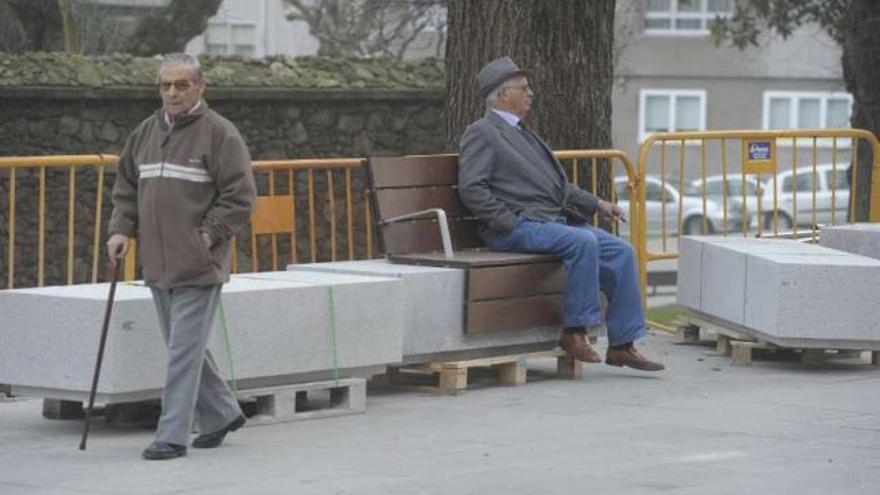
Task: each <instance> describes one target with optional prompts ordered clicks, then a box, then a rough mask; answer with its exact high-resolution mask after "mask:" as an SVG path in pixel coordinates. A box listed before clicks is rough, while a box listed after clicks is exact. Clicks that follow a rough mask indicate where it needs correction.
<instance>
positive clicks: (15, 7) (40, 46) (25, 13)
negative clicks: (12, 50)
mask: <svg viewBox="0 0 880 495" xmlns="http://www.w3.org/2000/svg"><path fill="white" fill-rule="evenodd" d="M5 3H6V6H7V8H8V9H9V10H10V11H12V12H13V14H14V15H15V17H16V18H17V19H18V22H19V23H20V24H21V29H22V34H23V35H24V40H23V42H22V43H21V44H20V45H18V47H19V48H20V51H22V52H39V51H43V52H48V51H56V50H60V49H61V48H62V47H63V46H64V40H63V38H62V36H61V34H62V33H63V31H64V30H63V29H62V26H61V10H60V9H59V8H58V2H57V0H6V2H5Z"/></svg>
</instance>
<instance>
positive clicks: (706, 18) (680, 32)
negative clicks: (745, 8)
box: [639, 0, 735, 36]
mask: <svg viewBox="0 0 880 495" xmlns="http://www.w3.org/2000/svg"><path fill="white" fill-rule="evenodd" d="M639 1H642V0H639ZM679 1H680V0H669V2H670V3H669V5H670V9H669V10H668V11H663V12H649V11H648V10H647V9H645V10H644V11H643V15H644V18H643V19H642V32H644V33H645V34H650V35H661V36H708V35H709V29H708V28H707V27H706V26H707V25H708V24H709V22H710V21H713V20H715V17H717V16H721V17H729V16H730V15H732V14H733V10H732V9H731V10H730V11H728V12H709V11H708V8H709V2H708V0H691V1H692V2H700V11H699V12H679V11H678V3H679ZM734 4H735V1H734V0H732V1H731V3H730V5H731V7H733V5H734ZM645 19H669V27H668V28H666V29H663V28H646V27H645V23H644V20H645ZM676 19H699V20H700V24H701V25H702V28H701V29H679V28H676V27H675V21H676Z"/></svg>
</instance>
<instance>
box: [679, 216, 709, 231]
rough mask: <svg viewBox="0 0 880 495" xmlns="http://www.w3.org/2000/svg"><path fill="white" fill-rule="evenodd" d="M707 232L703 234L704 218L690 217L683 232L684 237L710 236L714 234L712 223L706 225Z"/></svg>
mask: <svg viewBox="0 0 880 495" xmlns="http://www.w3.org/2000/svg"><path fill="white" fill-rule="evenodd" d="M706 227H707V228H706V232H703V217H690V218H688V219H687V220H685V222H684V228H683V229H682V232H683V233H684V235H708V234H711V233H713V231H714V230H715V229H713V228H712V223H711V222H707V223H706Z"/></svg>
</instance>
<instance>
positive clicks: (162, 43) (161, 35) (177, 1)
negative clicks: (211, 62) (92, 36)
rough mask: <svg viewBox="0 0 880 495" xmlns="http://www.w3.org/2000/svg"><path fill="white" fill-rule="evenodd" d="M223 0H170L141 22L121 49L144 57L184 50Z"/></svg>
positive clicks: (205, 26) (203, 29) (215, 12)
mask: <svg viewBox="0 0 880 495" xmlns="http://www.w3.org/2000/svg"><path fill="white" fill-rule="evenodd" d="M221 3H223V0H171V3H169V4H168V5H167V6H166V7H164V8H162V9H159V10H157V11H155V12H153V13H152V14H150V15H148V16H146V17H144V18H143V19H141V20H140V22H138V25H137V27H136V28H135V32H134V34H133V35H132V36H131V37H129V38H128V39H127V40H126V42H125V43H124V45H123V46H122V47H121V51H123V52H125V53H130V54H132V55H139V56H144V57H151V56H153V55H156V54H164V53H174V52H182V51H183V50H184V49H185V48H186V44H187V43H189V40H191V39H193V38H194V37H196V36H198V35H199V34H201V33H203V32H204V31H205V29H206V28H207V27H208V19H210V18H211V17H213V16H214V15H216V14H217V9H218V8H219V7H220V4H221Z"/></svg>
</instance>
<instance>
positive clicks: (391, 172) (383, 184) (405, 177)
mask: <svg viewBox="0 0 880 495" xmlns="http://www.w3.org/2000/svg"><path fill="white" fill-rule="evenodd" d="M367 166H368V167H369V169H370V175H371V177H372V187H373V189H385V188H389V187H427V186H453V185H455V184H458V156H457V155H430V156H395V157H377V158H370V160H369V163H368V165H367Z"/></svg>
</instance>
